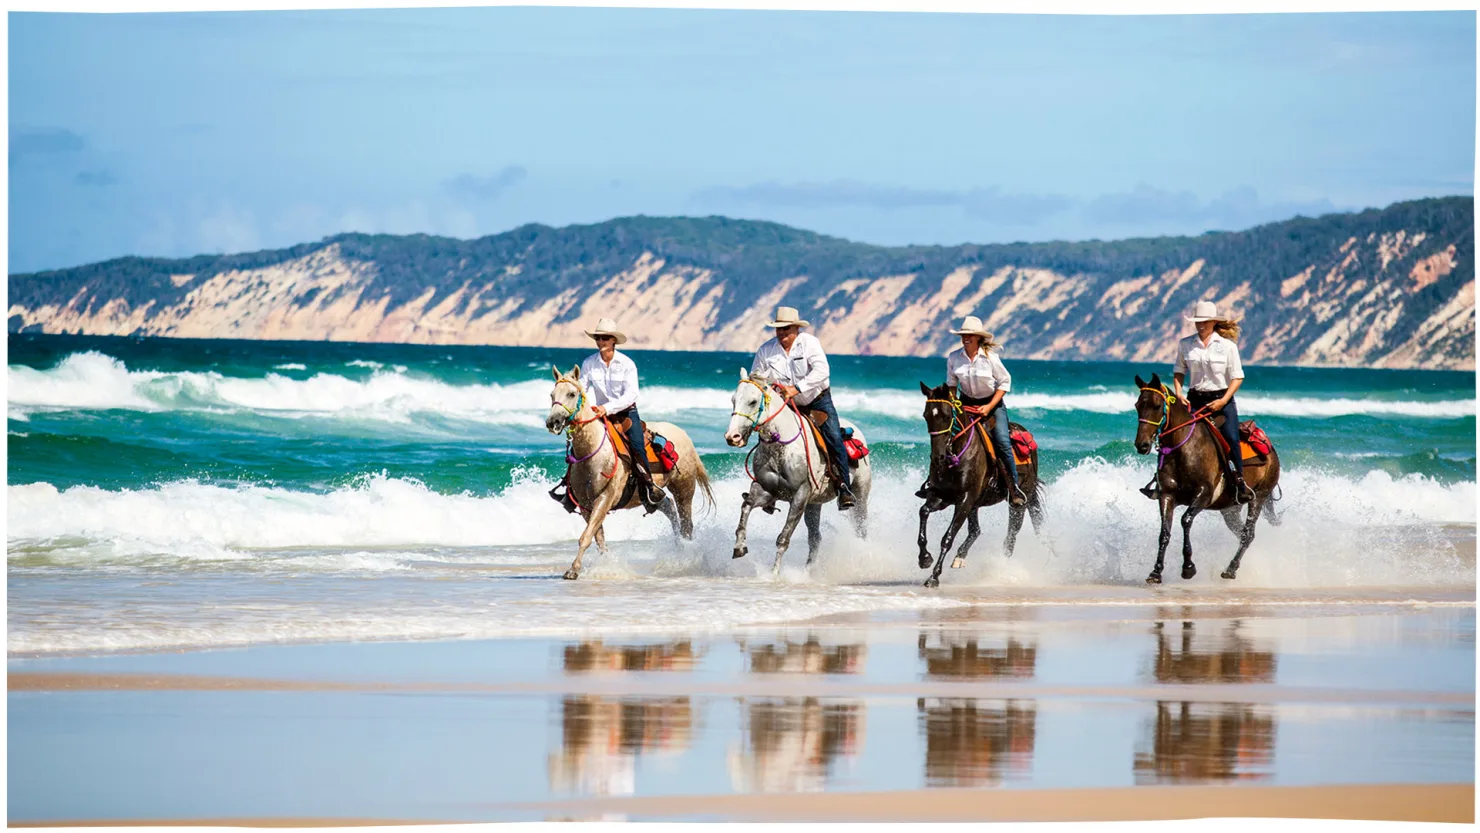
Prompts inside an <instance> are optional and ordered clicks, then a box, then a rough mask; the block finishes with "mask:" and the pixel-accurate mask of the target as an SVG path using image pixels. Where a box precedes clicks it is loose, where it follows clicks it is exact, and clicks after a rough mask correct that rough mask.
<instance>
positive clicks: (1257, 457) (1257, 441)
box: [1204, 414, 1274, 467]
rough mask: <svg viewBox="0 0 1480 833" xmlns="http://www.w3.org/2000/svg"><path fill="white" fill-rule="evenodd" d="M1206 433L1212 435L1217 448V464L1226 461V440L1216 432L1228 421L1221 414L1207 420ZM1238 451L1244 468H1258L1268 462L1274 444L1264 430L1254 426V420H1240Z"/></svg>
mask: <svg viewBox="0 0 1480 833" xmlns="http://www.w3.org/2000/svg"><path fill="white" fill-rule="evenodd" d="M1204 421H1205V422H1206V423H1207V424H1208V431H1209V432H1210V433H1211V434H1212V435H1213V441H1214V442H1215V443H1216V444H1217V446H1218V454H1219V457H1220V458H1222V459H1220V460H1219V462H1220V463H1221V462H1223V461H1225V460H1227V459H1228V451H1229V449H1228V440H1226V439H1224V438H1223V432H1222V431H1220V430H1218V429H1220V428H1222V427H1223V424H1224V423H1225V422H1227V421H1228V418H1227V417H1225V416H1223V415H1222V414H1216V415H1214V416H1212V417H1210V418H1208V419H1207V420H1204ZM1238 439H1239V443H1238V446H1239V448H1238V450H1239V454H1240V455H1242V459H1243V463H1244V466H1245V467H1258V466H1262V465H1264V464H1266V463H1268V462H1269V453H1270V452H1271V451H1273V450H1274V443H1272V442H1270V440H1269V435H1268V434H1265V433H1264V429H1263V428H1260V427H1259V426H1258V425H1256V424H1254V420H1252V419H1246V420H1242V421H1240V422H1239V424H1238Z"/></svg>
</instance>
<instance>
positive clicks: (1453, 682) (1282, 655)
mask: <svg viewBox="0 0 1480 833" xmlns="http://www.w3.org/2000/svg"><path fill="white" fill-rule="evenodd" d="M10 675H11V677H10V683H11V686H10V687H11V692H10V694H9V708H10V758H11V761H12V764H15V763H17V762H24V766H16V765H12V766H11V767H10V775H9V788H10V790H9V794H10V796H11V805H10V806H11V809H10V819H11V821H12V822H15V821H20V820H43V819H56V818H70V819H87V818H93V819H100V818H154V819H168V818H228V817H244V816H252V817H271V816H277V817H335V816H337V817H351V816H353V817H361V818H364V817H373V818H410V819H441V820H520V819H528V820H535V819H557V818H644V817H646V816H645V815H644V813H645V812H648V811H644V810H642V809H641V808H633V809H630V810H624V809H622V808H621V807H616V808H615V809H614V808H613V807H612V806H609V805H603V806H600V807H598V806H595V805H591V806H587V805H584V804H583V803H582V802H583V801H589V800H593V799H598V798H620V797H623V796H634V797H642V796H675V795H724V794H735V793H754V794H768V793H788V792H808V791H820V790H829V791H836V790H844V791H867V790H898V789H916V788H930V787H984V786H1000V787H1008V788H1055V787H1060V788H1063V787H1134V786H1146V785H1156V784H1193V783H1216V784H1227V783H1260V784H1273V785H1316V784H1377V783H1473V773H1474V679H1475V615H1474V608H1473V606H1472V605H1463V604H1455V605H1451V606H1437V607H1436V606H1423V605H1418V606H1415V605H1411V604H1410V605H1398V604H1375V605H1372V606H1369V607H1365V608H1355V607H1350V606H1341V607H1336V606H1332V605H1313V606H1308V605H1304V604H1289V605H1274V606H1268V605H1265V606H1259V605H1226V604H1224V605H1218V604H1212V603H1208V604H1191V605H1183V604H1174V603H1168V604H1160V605H1152V606H1146V605H1140V606H1135V605H1102V606H1082V607H1061V606H1041V607H1036V608H1034V607H1028V608H1024V607H1012V608H1005V609H994V608H990V607H987V608H976V609H974V611H973V612H972V613H971V614H970V615H967V614H966V613H965V612H964V610H962V609H950V610H940V611H926V612H923V613H908V614H906V613H900V612H883V613H876V614H871V615H868V616H864V617H851V618H849V619H848V620H847V621H830V622H819V623H813V624H811V625H808V626H799V627H793V628H751V629H745V630H744V631H742V632H739V633H735V634H730V635H703V634H694V635H689V636H685V637H674V636H666V637H655V636H651V635H649V636H643V635H641V634H631V635H627V636H620V635H610V634H609V635H606V636H604V637H602V638H590V639H532V638H523V639H506V640H487V641H476V640H468V641H453V642H422V643H405V642H403V643H364V644H339V645H330V644H318V645H297V646H276V647H253V648H246V649H230V650H215V651H201V652H188V653H149V654H112V655H109V656H103V657H46V658H36V659H22V658H12V660H11V661H10ZM224 678H232V679H231V680H226V679H224ZM63 689H70V690H63Z"/></svg>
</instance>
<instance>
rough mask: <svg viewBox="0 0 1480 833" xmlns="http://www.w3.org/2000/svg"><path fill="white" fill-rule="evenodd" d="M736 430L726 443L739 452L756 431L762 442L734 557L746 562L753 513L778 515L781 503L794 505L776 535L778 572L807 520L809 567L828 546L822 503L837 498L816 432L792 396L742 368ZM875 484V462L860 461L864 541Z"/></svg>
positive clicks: (857, 520) (858, 511) (733, 419)
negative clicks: (758, 510) (789, 401)
mask: <svg viewBox="0 0 1480 833" xmlns="http://www.w3.org/2000/svg"><path fill="white" fill-rule="evenodd" d="M730 402H731V404H732V405H733V407H732V408H731V410H730V427H729V430H727V431H726V432H725V442H727V443H729V444H730V445H731V446H733V447H735V448H741V447H744V445H745V444H746V443H747V442H749V441H750V435H751V433H754V434H755V435H756V438H757V443H756V446H755V448H754V449H753V450H752V451H751V454H753V455H755V462H754V465H753V466H750V465H747V468H748V469H749V470H750V471H751V472H752V474H751V479H752V480H753V481H754V482H752V483H751V484H750V491H749V492H747V493H746V494H745V496H744V497H743V498H741V499H740V527H739V529H736V530H735V553H734V556H733V557H734V558H743V557H745V554H746V553H747V552H749V548H748V547H746V545H745V524H746V523H747V522H748V521H749V520H750V510H752V509H754V508H756V507H757V506H759V507H760V508H761V509H763V510H765V511H766V512H767V513H772V512H775V511H776V501H777V500H784V501H786V502H787V504H788V509H787V513H786V523H784V524H782V525H781V534H780V535H779V536H777V537H776V563H775V564H774V565H772V567H771V572H772V574H775V573H779V572H780V571H781V557H782V556H784V555H785V554H786V548H787V547H789V546H790V545H791V535H792V533H793V532H795V531H796V528H797V522H798V521H800V520H801V519H802V518H803V517H805V518H806V519H807V563H808V564H811V563H812V562H813V560H815V559H816V558H817V548H818V547H819V546H820V545H821V544H822V504H824V503H828V502H830V501H832V500H833V499H834V498H836V497H837V496H838V495H837V489H836V488H834V487H833V483H832V479H831V478H829V477H828V476H827V456H826V455H825V454H824V453H823V451H822V449H821V447H819V445H818V443H817V441H816V439H815V438H814V437H813V436H812V431H811V429H810V428H807V427H806V426H804V425H803V424H802V417H801V415H799V414H798V413H797V411H796V409H795V408H791V407H788V406H787V402H786V397H785V396H783V395H782V394H781V392H780V391H778V390H776V389H774V388H772V387H771V380H770V379H768V378H766V377H765V376H762V375H760V374H756V375H754V376H752V375H750V374H749V373H747V372H746V371H745V369H744V368H741V369H740V384H739V385H738V386H737V387H736V388H735V393H734V395H733V396H731V397H730ZM838 423H839V427H840V428H844V429H848V428H852V429H853V436H854V437H857V438H858V439H859V440H863V432H862V431H859V430H858V426H856V425H854V424H853V423H852V422H849V421H848V420H846V419H839V420H838ZM872 483H873V469H872V467H871V466H870V465H869V458H867V457H865V458H863V459H862V460H860V461H858V467H857V468H856V469H855V470H854V471H853V496H854V497H855V498H856V499H857V501H858V502H857V504H855V505H854V507H853V509H852V510H851V511H852V513H853V528H854V530H855V531H856V532H857V533H858V537H860V538H866V537H868V493H869V487H870V485H871V484H872Z"/></svg>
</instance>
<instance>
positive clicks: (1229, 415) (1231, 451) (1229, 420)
mask: <svg viewBox="0 0 1480 833" xmlns="http://www.w3.org/2000/svg"><path fill="white" fill-rule="evenodd" d="M1227 392H1228V389H1227V388H1224V389H1223V390H1212V391H1201V390H1190V391H1188V392H1187V401H1188V402H1191V403H1192V410H1194V411H1196V410H1197V409H1198V408H1201V407H1202V406H1204V405H1206V404H1208V403H1209V402H1212V401H1213V400H1215V399H1217V398H1218V397H1220V396H1222V395H1223V394H1225V393H1227ZM1213 413H1214V414H1217V413H1220V412H1219V411H1214V412H1213ZM1221 413H1222V414H1223V429H1222V433H1223V439H1225V440H1227V441H1228V458H1229V459H1230V460H1232V461H1233V470H1234V471H1236V472H1238V473H1239V476H1240V477H1242V476H1243V474H1244V454H1243V451H1241V450H1240V449H1239V444H1238V406H1237V405H1235V404H1234V402H1233V400H1232V399H1230V400H1228V404H1227V405H1224V406H1223V410H1222V411H1221Z"/></svg>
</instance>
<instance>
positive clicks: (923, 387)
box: [920, 382, 930, 399]
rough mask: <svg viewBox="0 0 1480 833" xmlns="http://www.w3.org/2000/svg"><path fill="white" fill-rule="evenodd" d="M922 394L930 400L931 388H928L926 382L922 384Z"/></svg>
mask: <svg viewBox="0 0 1480 833" xmlns="http://www.w3.org/2000/svg"><path fill="white" fill-rule="evenodd" d="M920 392H921V393H923V394H925V398H926V399H929V398H930V388H928V387H926V386H925V383H924V382H921V383H920Z"/></svg>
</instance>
